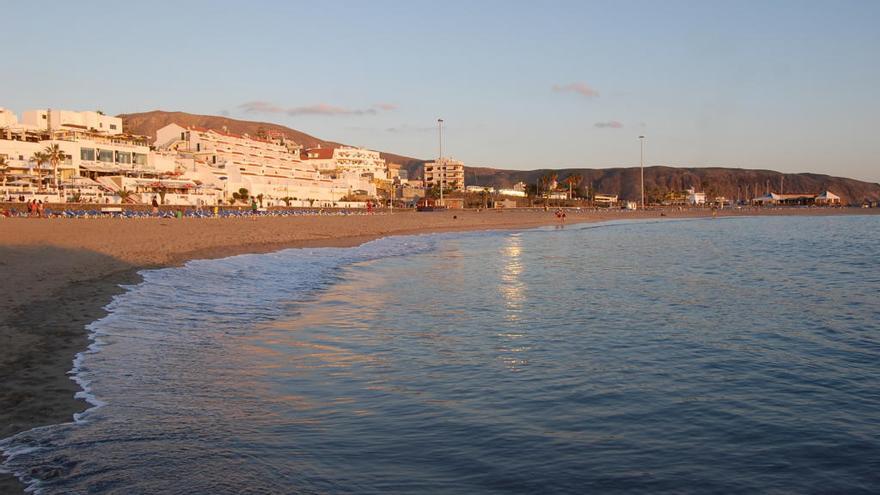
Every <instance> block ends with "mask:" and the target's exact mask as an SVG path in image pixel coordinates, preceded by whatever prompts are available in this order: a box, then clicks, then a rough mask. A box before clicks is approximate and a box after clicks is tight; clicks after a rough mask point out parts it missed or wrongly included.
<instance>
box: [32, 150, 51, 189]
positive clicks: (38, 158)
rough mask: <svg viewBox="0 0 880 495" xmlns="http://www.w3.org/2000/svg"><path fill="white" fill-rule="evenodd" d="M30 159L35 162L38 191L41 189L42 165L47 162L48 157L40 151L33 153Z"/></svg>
mask: <svg viewBox="0 0 880 495" xmlns="http://www.w3.org/2000/svg"><path fill="white" fill-rule="evenodd" d="M32 159H33V160H34V161H35V162H37V179H38V180H39V184H38V185H37V188H38V189H39V190H42V189H43V164H44V163H46V162H48V161H49V155H47V154H46V153H43V152H42V151H35V152H34V156H33V157H32Z"/></svg>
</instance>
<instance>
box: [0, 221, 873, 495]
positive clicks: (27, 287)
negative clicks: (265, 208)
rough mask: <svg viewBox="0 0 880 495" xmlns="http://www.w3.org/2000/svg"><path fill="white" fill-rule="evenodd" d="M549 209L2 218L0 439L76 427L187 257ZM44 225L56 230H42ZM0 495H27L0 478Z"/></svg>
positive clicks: (458, 224)
mask: <svg viewBox="0 0 880 495" xmlns="http://www.w3.org/2000/svg"><path fill="white" fill-rule="evenodd" d="M664 213H665V215H666V216H662V217H661V215H660V211H657V210H653V211H644V212H620V211H583V212H570V213H569V215H570V216H569V217H568V219H567V222H566V223H568V224H576V223H592V222H602V221H612V220H622V219H658V220H659V219H681V218H707V217H711V216H712V212H711V210H684V211H677V210H664ZM853 214H854V215H870V214H880V211H877V210H865V209H855V208H849V209H778V210H777V209H773V210H721V211H718V216H719V217H732V216H739V217H746V216H749V217H751V216H790V215H805V216H817V215H819V216H827V215H833V216H837V215H853ZM558 223H559V222H558V220H557V219H556V218H555V217H554V216H553V212H552V211H547V212H545V211H515V210H513V211H505V212H496V211H481V212H477V211H470V210H465V211H460V210H451V211H443V212H431V213H415V212H409V211H407V212H395V213H393V214H386V215H375V216H351V217H344V216H338V217H321V216H314V217H288V218H256V219H181V220H177V219H140V220H126V219H110V218H106V219H104V218H101V219H82V220H77V219H27V218H20V219H19V218H15V219H2V220H0V229H2V230H0V231H2V232H3V236H2V238H0V278H2V279H3V280H4V281H5V282H6V283H8V284H9V285H8V286H9V287H14V288H15V290H14V291H10V294H6V295H4V297H5V298H6V299H5V300H4V304H3V305H0V344H2V345H3V346H4V347H5V348H6V350H7V352H6V353H5V355H4V356H3V357H0V376H4V377H5V378H4V390H3V391H2V392H0V439H2V438H7V437H9V436H12V435H15V434H17V433H19V432H21V431H26V430H29V429H31V428H34V427H38V426H44V425H50V424H58V423H64V422H69V421H72V417H73V415H74V414H75V413H78V412H82V411H84V410H85V409H88V408H89V407H90V406H89V404H88V403H86V402H85V401H84V400H82V399H76V398H74V394H76V392H79V391H80V388H79V386H78V385H77V384H76V383H75V382H74V381H73V380H71V379H70V377H69V375H68V372H69V371H70V369H71V368H72V366H73V359H74V357H75V356H76V354H77V353H79V352H81V351H83V350H84V349H86V347H87V346H88V344H89V340H88V331H87V330H86V328H85V327H86V325H88V324H89V323H91V322H93V321H95V320H98V319H100V318H102V317H103V316H104V315H105V314H106V310H105V309H104V308H105V307H106V306H107V304H109V303H110V302H111V300H112V298H113V297H114V296H115V295H118V294H120V293H122V292H124V290H125V289H124V288H123V287H121V285H131V284H136V283H139V282H140V280H141V276H140V275H139V273H138V272H140V271H142V270H147V269H156V268H164V267H173V266H179V265H181V264H183V263H185V262H187V261H190V260H194V259H214V258H225V257H229V256H235V255H238V254H245V253H266V252H273V251H278V250H282V249H289V248H319V247H352V246H357V245H360V244H363V243H365V242H368V241H371V240H374V239H378V238H381V237H386V236H392V235H416V234H427V233H436V232H456V231H473V230H521V229H528V228H535V227H541V226H547V225H556V224H558ZM50 225H51V228H49V226H50ZM0 492H2V493H7V492H8V493H16V492H18V493H23V486H22V485H21V484H20V483H19V482H18V480H17V479H15V478H14V477H12V476H11V475H6V474H0Z"/></svg>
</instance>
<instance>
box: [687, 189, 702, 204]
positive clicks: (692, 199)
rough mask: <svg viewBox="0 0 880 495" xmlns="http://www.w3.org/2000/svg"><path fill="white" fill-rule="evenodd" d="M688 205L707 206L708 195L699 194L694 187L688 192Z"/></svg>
mask: <svg viewBox="0 0 880 495" xmlns="http://www.w3.org/2000/svg"><path fill="white" fill-rule="evenodd" d="M687 195H688V203H689V204H692V205H704V204H706V193H704V192H697V191H696V189H694V188H693V187H692V188H690V189H688V190H687Z"/></svg>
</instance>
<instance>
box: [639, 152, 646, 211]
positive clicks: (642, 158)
mask: <svg viewBox="0 0 880 495" xmlns="http://www.w3.org/2000/svg"><path fill="white" fill-rule="evenodd" d="M639 148H640V150H641V151H640V154H639V168H640V169H641V172H642V209H643V210H644V209H645V136H639Z"/></svg>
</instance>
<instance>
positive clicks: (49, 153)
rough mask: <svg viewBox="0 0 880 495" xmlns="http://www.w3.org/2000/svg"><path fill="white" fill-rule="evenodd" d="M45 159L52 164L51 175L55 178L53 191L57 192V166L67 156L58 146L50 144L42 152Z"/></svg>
mask: <svg viewBox="0 0 880 495" xmlns="http://www.w3.org/2000/svg"><path fill="white" fill-rule="evenodd" d="M44 153H45V154H46V159H47V160H49V162H50V163H51V164H52V175H53V176H54V178H55V190H56V191H57V190H58V164H59V163H61V162H63V161H64V160H65V159H66V158H67V155H66V154H65V153H64V151H63V150H62V149H61V147H60V146H58V144H57V143H56V144H52V145H49V146H47V147H46V150H45V151H44Z"/></svg>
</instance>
